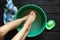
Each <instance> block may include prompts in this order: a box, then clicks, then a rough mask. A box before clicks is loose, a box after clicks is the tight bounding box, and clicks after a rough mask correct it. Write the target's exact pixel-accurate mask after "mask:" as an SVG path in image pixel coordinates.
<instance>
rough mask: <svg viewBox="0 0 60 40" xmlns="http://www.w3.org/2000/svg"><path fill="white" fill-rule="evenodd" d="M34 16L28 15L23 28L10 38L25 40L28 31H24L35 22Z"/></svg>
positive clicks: (32, 13) (32, 14)
mask: <svg viewBox="0 0 60 40" xmlns="http://www.w3.org/2000/svg"><path fill="white" fill-rule="evenodd" d="M34 15H35V13H34V12H31V13H30V15H29V18H28V19H27V21H26V22H25V24H24V25H23V28H22V29H21V30H20V31H19V32H18V33H17V34H16V35H15V36H14V37H13V38H12V40H22V39H25V38H26V35H27V34H28V31H26V30H27V29H28V28H29V27H30V25H31V24H32V22H33V21H34V20H35V16H34ZM28 30H29V29H28ZM26 32H27V33H26ZM25 33H26V34H25Z"/></svg>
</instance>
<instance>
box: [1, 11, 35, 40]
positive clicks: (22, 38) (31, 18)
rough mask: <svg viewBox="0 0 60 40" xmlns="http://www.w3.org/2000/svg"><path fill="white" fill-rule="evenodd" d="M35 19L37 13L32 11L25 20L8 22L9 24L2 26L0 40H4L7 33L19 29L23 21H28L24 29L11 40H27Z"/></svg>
mask: <svg viewBox="0 0 60 40" xmlns="http://www.w3.org/2000/svg"><path fill="white" fill-rule="evenodd" d="M35 18H36V14H35V12H34V11H31V12H30V14H29V15H27V16H25V17H23V18H20V19H17V20H15V21H11V22H8V23H7V24H5V25H3V26H1V27H0V40H3V39H4V36H5V35H6V33H8V32H9V31H11V30H13V29H15V28H17V27H18V26H19V25H20V24H21V23H22V22H23V21H25V20H26V21H25V23H24V25H23V27H22V29H21V30H20V31H19V32H18V33H17V34H16V35H15V36H14V37H13V38H12V39H11V40H25V38H26V36H27V34H28V32H29V30H30V28H31V24H32V23H33V21H34V20H35ZM12 24H13V25H12Z"/></svg>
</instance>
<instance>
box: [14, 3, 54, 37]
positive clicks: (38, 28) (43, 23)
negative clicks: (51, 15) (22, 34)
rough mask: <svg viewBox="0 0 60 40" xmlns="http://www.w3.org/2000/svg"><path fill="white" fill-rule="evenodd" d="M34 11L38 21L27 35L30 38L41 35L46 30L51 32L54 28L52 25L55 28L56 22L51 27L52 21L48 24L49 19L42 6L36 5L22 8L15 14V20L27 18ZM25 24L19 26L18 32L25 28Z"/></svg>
mask: <svg viewBox="0 0 60 40" xmlns="http://www.w3.org/2000/svg"><path fill="white" fill-rule="evenodd" d="M32 10H34V11H35V12H36V20H35V21H34V22H33V23H32V25H31V29H30V31H29V33H28V35H27V36H28V37H34V36H37V35H39V34H41V33H42V32H43V31H44V29H45V28H46V29H47V30H51V29H52V28H53V27H52V25H53V26H54V22H52V23H53V24H52V25H50V24H51V20H50V21H48V23H47V17H46V14H45V12H44V11H43V9H42V8H41V7H40V6H37V5H34V4H27V5H24V6H22V7H21V8H20V9H19V10H18V12H17V13H16V14H15V17H14V19H15V20H16V19H19V18H22V17H24V16H26V15H27V14H29V13H30V12H31V11H32ZM49 23H50V24H49ZM23 24H24V22H23V23H21V24H20V25H19V27H18V28H17V30H18V31H20V30H21V28H22V27H23ZM48 25H49V26H48ZM51 27H52V28H51Z"/></svg>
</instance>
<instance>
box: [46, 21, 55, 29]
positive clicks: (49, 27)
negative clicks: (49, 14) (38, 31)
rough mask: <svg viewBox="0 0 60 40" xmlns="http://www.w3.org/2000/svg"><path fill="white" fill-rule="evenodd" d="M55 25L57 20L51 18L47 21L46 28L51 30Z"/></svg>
mask: <svg viewBox="0 0 60 40" xmlns="http://www.w3.org/2000/svg"><path fill="white" fill-rule="evenodd" d="M54 27H55V21H54V20H49V21H48V22H47V23H46V29H47V30H51V29H53V28H54Z"/></svg>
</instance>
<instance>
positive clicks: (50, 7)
mask: <svg viewBox="0 0 60 40" xmlns="http://www.w3.org/2000/svg"><path fill="white" fill-rule="evenodd" d="M13 3H14V4H15V5H16V6H17V7H18V9H19V8H20V7H21V6H23V5H25V4H29V3H33V4H36V5H39V6H40V7H42V8H43V10H44V11H45V12H46V15H47V19H48V20H50V19H53V20H55V22H56V26H55V28H54V29H53V30H51V31H48V30H46V29H45V30H44V32H43V33H42V34H40V35H38V36H36V37H32V38H28V37H27V38H26V40H60V0H17V1H16V0H13ZM1 7H2V6H1ZM2 9H3V8H2ZM0 10H1V8H0ZM0 20H1V21H0V26H1V25H3V21H2V20H3V11H2V10H1V11H0ZM16 33H17V30H16V29H15V30H13V31H10V32H9V33H7V34H6V36H5V40H10V39H11V38H12V37H13V36H14V35H15V34H16Z"/></svg>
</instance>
